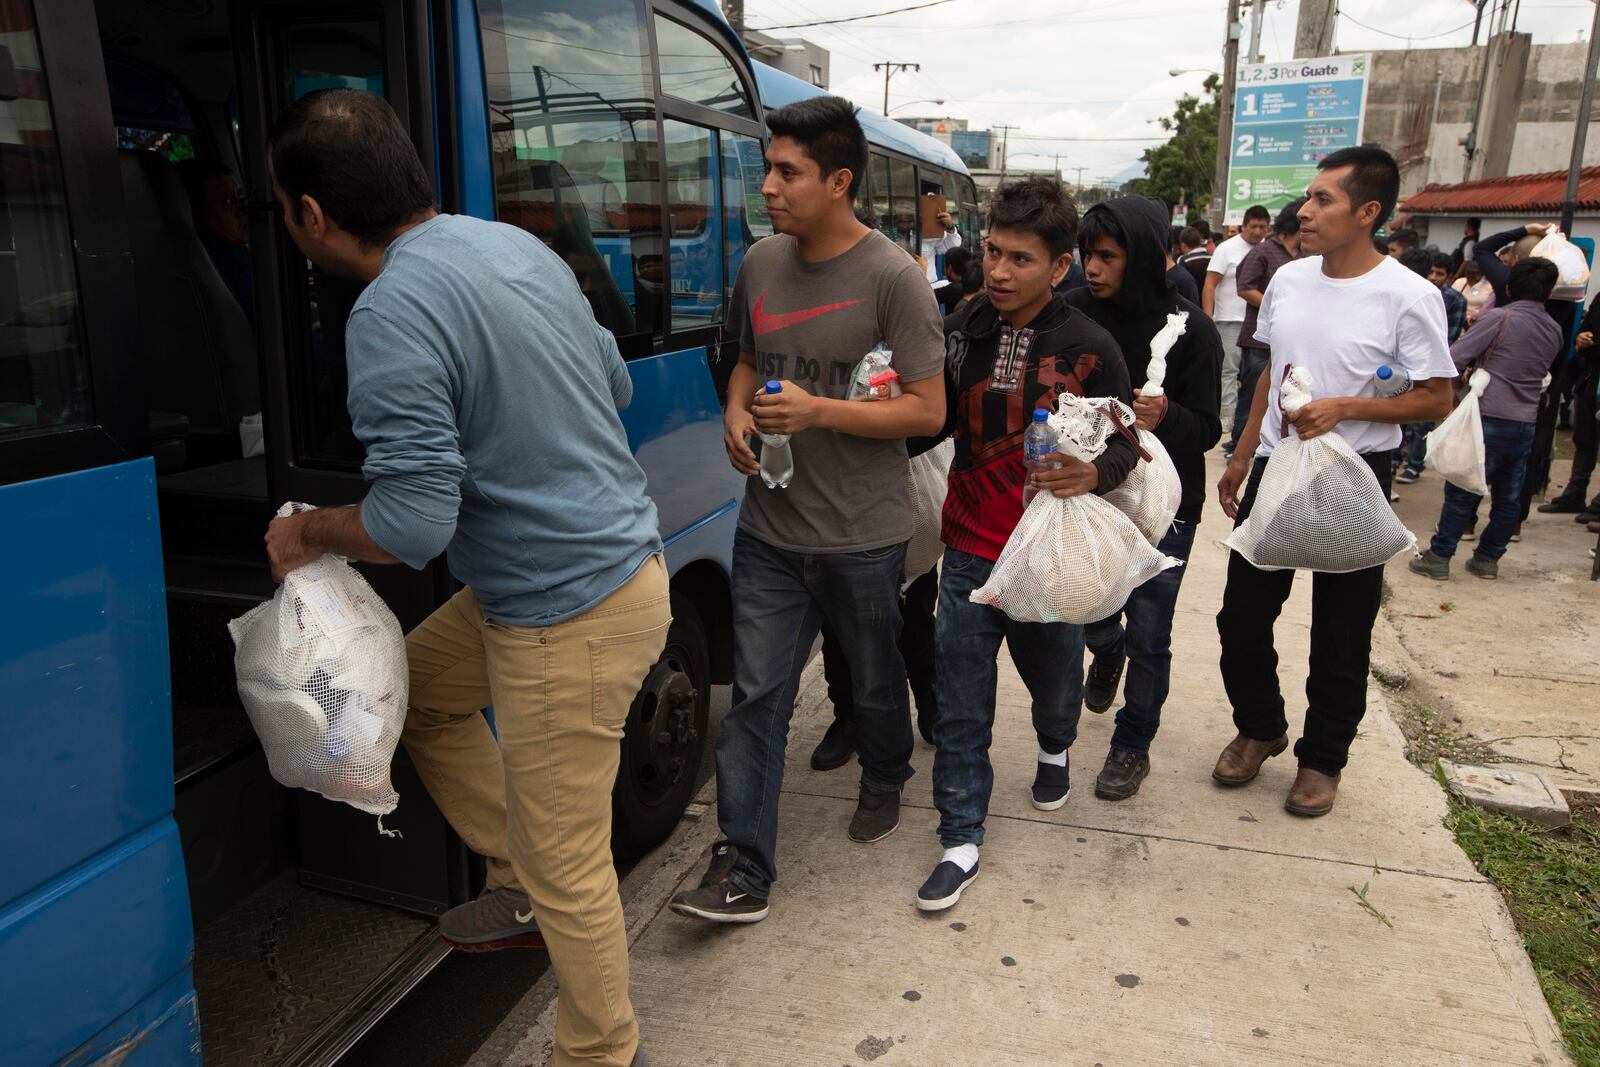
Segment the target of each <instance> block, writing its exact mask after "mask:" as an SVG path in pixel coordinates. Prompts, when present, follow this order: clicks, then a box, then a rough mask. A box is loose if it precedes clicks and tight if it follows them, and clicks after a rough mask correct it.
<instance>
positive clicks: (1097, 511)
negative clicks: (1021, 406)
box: [970, 395, 1180, 624]
mask: <svg viewBox="0 0 1600 1067" xmlns="http://www.w3.org/2000/svg"><path fill="white" fill-rule="evenodd" d="M1112 403H1114V402H1112ZM1096 405H1099V406H1102V407H1103V408H1104V409H1105V410H1096V408H1095V406H1096ZM1108 410H1110V405H1109V404H1108V403H1107V401H1106V400H1104V399H1101V400H1094V401H1086V400H1083V399H1082V398H1079V397H1073V396H1070V395H1063V396H1061V397H1060V399H1059V408H1058V410H1057V412H1056V415H1054V416H1052V417H1051V420H1050V421H1051V424H1052V425H1053V426H1054V427H1055V428H1056V430H1057V432H1059V433H1060V434H1061V443H1060V445H1059V448H1060V450H1061V451H1062V452H1064V453H1066V454H1067V455H1069V456H1073V457H1074V458H1076V459H1081V460H1083V461H1084V462H1088V461H1089V460H1092V459H1093V458H1094V457H1095V456H1098V455H1099V454H1100V453H1101V452H1103V451H1105V442H1106V438H1107V436H1108V432H1109V429H1110V418H1109V417H1108V416H1107V414H1106V411H1108ZM1179 565H1180V561H1179V560H1176V559H1173V558H1171V557H1169V556H1163V555H1162V554H1161V553H1160V552H1157V551H1156V550H1155V549H1154V548H1152V547H1151V546H1150V542H1149V541H1148V540H1146V539H1145V536H1144V534H1142V533H1140V532H1139V528H1138V527H1136V526H1135V525H1134V524H1133V521H1132V520H1131V519H1129V518H1128V516H1126V515H1124V514H1123V513H1122V512H1121V511H1119V510H1118V509H1117V508H1116V506H1115V505H1113V504H1109V503H1107V502H1106V501H1105V500H1104V499H1102V498H1101V497H1098V496H1095V495H1093V494H1090V493H1085V494H1082V495H1080V496H1074V497H1067V498H1066V499H1062V498H1060V497H1057V496H1055V495H1054V494H1052V493H1040V494H1039V495H1038V496H1036V497H1034V498H1033V503H1031V504H1029V505H1028V509H1027V510H1026V511H1024V512H1023V513H1022V519H1021V521H1020V522H1018V523H1017V527H1016V529H1014V530H1012V531H1011V537H1010V538H1009V539H1007V541H1006V546H1005V548H1004V549H1002V550H1001V552H1000V558H999V559H998V560H997V561H996V562H995V565H994V570H992V571H991V572H990V574H989V580H988V581H987V582H985V583H984V585H983V587H982V588H981V589H977V590H975V591H974V592H973V594H972V596H971V598H970V599H971V600H972V602H973V603H974V604H986V605H988V606H989V607H992V608H995V609H997V610H999V611H1003V612H1005V614H1006V615H1008V616H1010V617H1011V618H1013V619H1016V620H1017V621H1018V622H1069V623H1080V624H1081V623H1089V622H1097V621H1099V620H1100V619H1103V618H1105V617H1107V616H1108V615H1110V614H1112V613H1113V612H1115V611H1116V610H1117V609H1119V608H1121V607H1122V605H1123V604H1125V603H1127V600H1128V594H1130V593H1132V592H1133V591H1134V590H1135V589H1137V588H1138V587H1139V586H1141V585H1143V584H1144V583H1145V582H1147V581H1149V580H1150V579H1151V578H1153V577H1155V576H1156V575H1157V574H1160V573H1161V572H1162V571H1164V570H1166V569H1167V568H1169V567H1176V566H1179Z"/></svg>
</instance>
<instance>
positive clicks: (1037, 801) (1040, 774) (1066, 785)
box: [1033, 762, 1072, 811]
mask: <svg viewBox="0 0 1600 1067" xmlns="http://www.w3.org/2000/svg"><path fill="white" fill-rule="evenodd" d="M1071 795H1072V774H1071V768H1070V767H1057V766H1056V765H1055V764H1054V763H1043V762H1041V763H1040V764H1039V769H1038V770H1036V771H1034V772H1033V806H1034V807H1036V808H1038V809H1039V810H1040V811H1055V810H1056V809H1057V808H1059V807H1061V805H1063V804H1065V803H1066V802H1067V798H1068V797H1069V796H1071Z"/></svg>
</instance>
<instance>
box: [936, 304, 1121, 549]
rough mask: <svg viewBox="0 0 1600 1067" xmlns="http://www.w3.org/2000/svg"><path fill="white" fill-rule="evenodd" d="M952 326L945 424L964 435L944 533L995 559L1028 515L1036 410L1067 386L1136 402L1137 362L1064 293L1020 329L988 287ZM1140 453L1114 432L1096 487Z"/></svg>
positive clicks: (1112, 481) (1103, 488) (1113, 480)
mask: <svg viewBox="0 0 1600 1067" xmlns="http://www.w3.org/2000/svg"><path fill="white" fill-rule="evenodd" d="M944 333H945V350H944V351H945V371H946V373H947V375H948V376H949V377H948V381H947V383H946V384H947V386H948V388H947V390H946V392H947V395H948V397H949V403H950V413H949V416H948V418H947V419H946V422H945V433H954V434H955V439H956V453H955V459H954V461H953V462H952V463H951V464H950V492H949V495H948V496H947V497H946V498H945V504H944V515H943V521H942V524H941V531H940V538H941V540H943V541H944V543H945V544H946V545H948V546H950V547H951V548H954V549H956V550H957V551H960V552H968V553H971V554H972V555H974V556H981V557H983V558H984V559H989V560H994V559H998V558H999V557H1000V550H1001V549H1002V548H1004V547H1005V543H1006V539H1007V538H1008V537H1010V536H1011V531H1012V530H1013V529H1015V528H1016V525H1017V521H1018V520H1019V519H1021V518H1022V487H1023V474H1024V472H1023V468H1022V434H1023V431H1024V430H1026V429H1027V427H1028V420H1029V419H1030V418H1031V417H1032V415H1033V409H1034V408H1038V407H1045V408H1049V409H1050V410H1052V411H1054V410H1055V406H1056V402H1055V398H1056V397H1057V396H1059V395H1060V394H1062V393H1075V394H1077V395H1078V396H1088V397H1098V396H1110V397H1116V398H1117V399H1118V400H1121V401H1122V402H1123V403H1125V404H1132V403H1133V392H1132V388H1131V386H1130V385H1129V383H1128V368H1127V366H1126V365H1125V364H1124V363H1123V361H1122V352H1121V351H1120V350H1119V349H1118V348H1117V343H1116V342H1115V341H1114V340H1112V339H1111V335H1110V334H1109V333H1107V332H1106V331H1105V330H1103V329H1102V328H1101V327H1099V326H1097V325H1095V323H1094V321H1093V320H1091V319H1090V318H1089V316H1087V315H1085V314H1084V313H1083V312H1081V311H1075V310H1073V309H1072V308H1071V307H1069V306H1068V305H1067V302H1066V300H1065V298H1063V297H1061V296H1059V295H1058V296H1053V297H1052V298H1051V300H1050V303H1049V304H1047V305H1045V308H1044V310H1043V311H1041V312H1039V314H1038V315H1037V316H1035V318H1034V320H1033V321H1032V322H1030V323H1029V324H1028V326H1027V327H1026V328H1024V329H1020V330H1014V329H1012V328H1011V327H1010V326H1008V325H1006V324H1005V323H1004V322H1002V321H1001V319H1000V315H999V313H998V312H996V311H995V309H994V307H993V305H991V304H990V303H989V298H988V297H987V296H983V295H980V296H978V297H977V298H976V299H974V300H972V301H971V302H969V303H967V304H965V305H963V306H962V307H961V308H959V309H957V310H956V311H955V312H954V313H953V314H952V315H951V316H950V317H949V318H947V319H946V320H945V324H944ZM1138 458H1139V457H1138V453H1137V452H1136V451H1134V448H1133V445H1132V444H1131V443H1130V442H1129V441H1128V440H1127V439H1126V438H1124V437H1121V436H1116V437H1113V438H1112V439H1111V441H1110V443H1109V444H1108V445H1107V446H1106V450H1105V452H1104V453H1103V454H1101V455H1100V457H1099V458H1097V459H1096V460H1095V461H1094V465H1095V468H1096V469H1097V470H1098V471H1099V472H1100V484H1099V486H1098V487H1097V488H1096V489H1095V492H1096V493H1098V494H1105V493H1108V492H1110V491H1111V490H1112V489H1115V488H1116V487H1117V486H1119V485H1121V484H1122V482H1123V479H1125V478H1127V476H1128V472H1129V471H1131V470H1133V465H1134V464H1135V463H1136V462H1138Z"/></svg>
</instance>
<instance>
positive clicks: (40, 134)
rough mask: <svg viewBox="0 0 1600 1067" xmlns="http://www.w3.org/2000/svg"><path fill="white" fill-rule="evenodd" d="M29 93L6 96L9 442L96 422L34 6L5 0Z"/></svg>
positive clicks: (4, 310)
mask: <svg viewBox="0 0 1600 1067" xmlns="http://www.w3.org/2000/svg"><path fill="white" fill-rule="evenodd" d="M0 19H3V21H4V22H5V25H6V37H5V43H6V46H7V47H8V48H9V49H10V51H11V60H12V62H13V63H15V65H16V68H17V74H18V75H19V78H18V80H19V83H20V84H21V85H22V86H23V87H24V92H25V95H23V96H21V97H19V98H18V99H16V100H4V101H0V335H3V336H4V338H5V340H4V343H3V344H0V440H4V439H7V438H12V437H20V436H23V435H25V434H32V433H40V432H44V431H48V430H63V429H69V428H72V427H78V426H85V425H87V424H88V422H89V418H90V410H89V378H88V365H87V361H86V359H85V353H84V349H83V341H82V337H81V334H80V331H79V323H78V283H77V275H76V273H75V271H74V268H73V254H72V233H71V231H70V230H69V229H68V226H67V205H66V196H65V193H64V191H63V189H62V181H61V160H60V157H59V155H58V153H57V148H56V139H55V127H54V125H53V124H52V122H51V119H50V99H49V92H48V89H47V88H46V85H45V79H44V74H43V71H42V69H41V64H40V61H39V51H38V40H37V38H36V37H35V36H34V24H33V5H31V4H30V3H28V2H27V0H0Z"/></svg>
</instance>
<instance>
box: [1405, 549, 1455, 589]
mask: <svg viewBox="0 0 1600 1067" xmlns="http://www.w3.org/2000/svg"><path fill="white" fill-rule="evenodd" d="M1406 566H1407V567H1408V568H1409V569H1410V570H1411V573H1412V574H1420V575H1422V576H1423V577H1424V578H1432V579H1433V580H1434V581H1436V582H1443V581H1448V580H1449V578H1450V561H1449V560H1447V559H1445V558H1444V557H1443V556H1440V555H1435V554H1434V551H1433V549H1431V548H1425V549H1423V550H1422V551H1421V552H1418V553H1417V554H1416V555H1415V556H1412V557H1411V562H1410V563H1407V564H1406Z"/></svg>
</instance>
